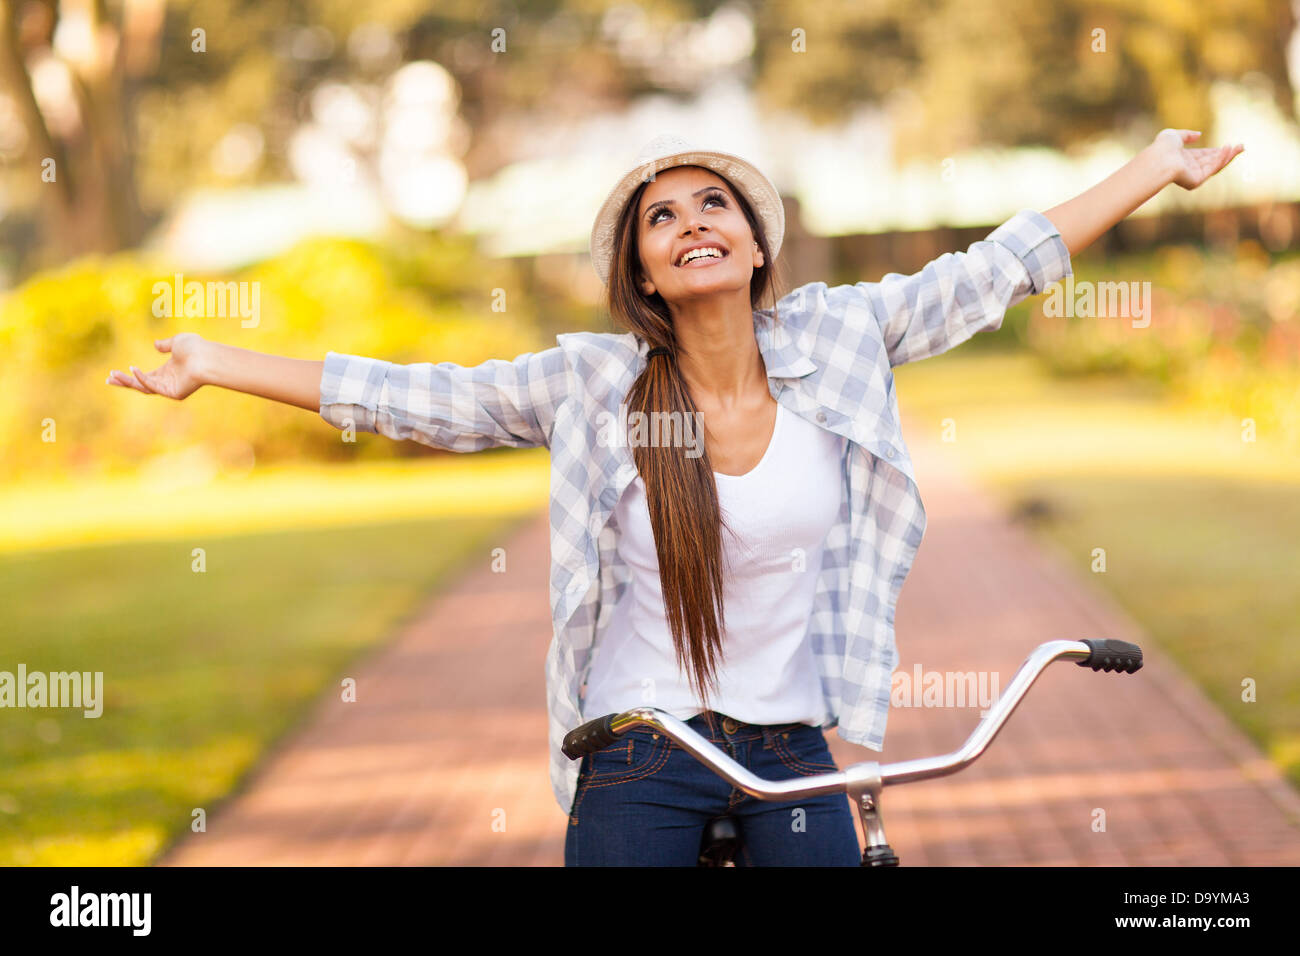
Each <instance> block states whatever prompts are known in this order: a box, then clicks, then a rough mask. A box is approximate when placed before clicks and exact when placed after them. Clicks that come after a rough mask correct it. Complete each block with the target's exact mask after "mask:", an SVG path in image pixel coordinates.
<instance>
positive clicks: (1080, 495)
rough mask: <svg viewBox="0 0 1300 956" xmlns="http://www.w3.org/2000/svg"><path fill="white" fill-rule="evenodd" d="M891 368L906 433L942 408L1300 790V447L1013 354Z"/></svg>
mask: <svg viewBox="0 0 1300 956" xmlns="http://www.w3.org/2000/svg"><path fill="white" fill-rule="evenodd" d="M895 372H896V382H897V389H898V401H899V406H900V409H901V410H902V413H903V415H904V416H905V419H906V421H907V423H908V424H907V428H908V430H909V434H912V433H915V432H917V431H925V432H927V433H928V434H931V435H933V436H935V437H936V438H941V437H942V435H943V434H944V432H943V429H944V427H945V426H944V424H943V423H944V419H952V423H951V424H950V425H948V426H947V427H948V428H949V429H953V428H954V427H955V436H956V438H955V441H952V443H951V445H950V447H951V448H952V450H953V453H954V454H956V455H958V456H959V458H960V460H961V462H962V463H963V464H964V465H966V466H967V467H969V468H970V469H971V470H972V471H973V472H974V473H975V474H977V475H978V476H980V478H981V479H982V480H983V481H984V482H985V484H986V486H987V487H988V488H989V489H990V491H991V492H992V493H993V494H994V495H996V496H997V497H999V498H1000V499H1001V500H1002V502H1003V503H1004V504H1005V505H1006V506H1007V507H1008V508H1017V507H1019V506H1020V505H1021V504H1023V503H1024V502H1026V501H1029V500H1034V501H1036V502H1038V503H1040V504H1041V505H1043V506H1045V507H1046V509H1047V510H1048V513H1049V517H1048V518H1047V519H1046V520H1042V521H1039V522H1037V523H1036V525H1035V533H1036V534H1038V535H1040V536H1041V539H1042V540H1044V541H1045V543H1049V544H1050V545H1051V546H1052V547H1055V548H1057V549H1059V550H1060V551H1061V552H1062V553H1063V554H1064V555H1065V556H1066V558H1067V560H1069V561H1071V562H1072V563H1073V564H1074V566H1075V567H1076V568H1077V569H1078V571H1079V573H1080V574H1089V575H1093V576H1094V578H1095V579H1096V580H1097V581H1098V583H1099V584H1100V585H1101V586H1102V587H1104V588H1106V589H1107V590H1108V591H1109V593H1111V594H1112V595H1113V596H1114V597H1115V598H1116V600H1117V601H1118V602H1119V603H1120V604H1121V605H1122V606H1123V607H1124V608H1126V609H1127V610H1128V611H1129V613H1130V614H1131V615H1132V616H1133V618H1134V619H1135V620H1137V621H1138V622H1139V623H1140V624H1141V625H1142V626H1143V627H1144V628H1145V629H1146V631H1147V632H1148V633H1149V634H1150V635H1151V638H1152V639H1153V640H1154V641H1155V642H1156V643H1157V644H1158V645H1159V646H1160V647H1161V648H1162V649H1163V650H1164V651H1165V652H1166V653H1167V654H1168V655H1169V656H1170V657H1172V658H1173V659H1174V660H1175V661H1176V662H1177V663H1178V664H1179V666H1181V667H1182V668H1183V670H1184V672H1185V673H1187V674H1188V675H1189V676H1190V677H1191V678H1192V679H1193V680H1194V681H1196V682H1197V683H1198V684H1199V685H1200V686H1201V688H1202V689H1204V690H1205V692H1206V693H1207V694H1208V696H1209V697H1210V698H1211V699H1212V700H1213V701H1214V702H1215V703H1216V704H1217V705H1218V706H1219V707H1220V708H1222V710H1223V712H1224V713H1225V714H1227V715H1228V716H1229V717H1230V718H1231V719H1232V720H1233V721H1235V722H1236V723H1237V724H1238V726H1240V727H1241V728H1243V729H1244V730H1245V731H1246V732H1247V733H1248V734H1249V735H1250V736H1251V737H1252V738H1253V739H1254V740H1255V741H1256V742H1257V743H1258V744H1259V746H1260V747H1261V749H1262V750H1263V751H1264V752H1265V753H1266V754H1268V755H1269V757H1270V758H1271V759H1272V760H1273V761H1274V762H1275V763H1276V764H1277V765H1278V766H1279V768H1281V769H1282V770H1283V771H1284V772H1285V773H1286V774H1287V775H1288V777H1289V778H1290V779H1291V780H1292V781H1293V782H1294V783H1296V785H1297V786H1300V459H1298V458H1297V456H1296V455H1295V454H1294V452H1289V451H1287V450H1286V449H1285V448H1283V447H1282V446H1281V444H1280V442H1278V441H1276V440H1270V436H1268V435H1266V434H1260V435H1259V436H1258V440H1257V441H1255V442H1253V443H1251V442H1244V441H1242V438H1241V434H1242V432H1241V420H1242V418H1245V417H1249V416H1250V415H1251V412H1250V408H1249V404H1248V402H1247V401H1243V405H1242V407H1241V408H1239V409H1234V410H1233V414H1231V415H1226V416H1224V417H1222V418H1215V417H1212V416H1207V415H1205V414H1204V413H1197V412H1193V411H1189V410H1186V409H1184V408H1183V407H1181V406H1180V405H1179V404H1178V403H1177V402H1176V401H1174V400H1165V399H1162V398H1160V397H1159V396H1158V395H1157V394H1156V393H1155V392H1154V391H1153V390H1152V389H1151V387H1150V386H1146V385H1142V384H1139V383H1133V382H1127V381H1124V380H1122V379H1115V378H1109V377H1096V378H1083V379H1071V380H1064V381H1063V380H1059V379H1052V378H1049V377H1047V376H1046V375H1044V374H1043V373H1042V372H1041V371H1040V370H1039V367H1038V365H1037V363H1036V361H1035V360H1034V359H1033V358H1032V357H1031V356H1028V355H1021V354H1005V353H995V352H985V353H980V354H963V353H962V352H958V351H954V352H950V353H947V354H945V355H942V356H939V357H937V358H934V359H928V360H926V361H923V362H917V363H914V364H911V365H906V366H902V367H900V368H898V369H896V370H895ZM919 478H920V480H921V484H922V486H923V487H924V476H923V475H921V476H919ZM923 493H924V492H923ZM1094 548H1104V549H1105V553H1106V571H1105V573H1097V572H1094V571H1092V569H1091V567H1092V561H1093V557H1092V553H1093V549H1094ZM1245 678H1252V679H1253V680H1254V682H1255V687H1256V700H1255V701H1254V702H1246V701H1243V700H1242V693H1243V687H1242V682H1243V680H1244V679H1245Z"/></svg>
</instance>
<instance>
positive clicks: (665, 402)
mask: <svg viewBox="0 0 1300 956" xmlns="http://www.w3.org/2000/svg"><path fill="white" fill-rule="evenodd" d="M1199 135H1200V134H1199V133H1196V132H1193V131H1191V130H1174V129H1167V130H1163V131H1162V132H1161V133H1160V134H1159V135H1158V136H1156V138H1155V140H1154V141H1153V142H1152V143H1151V144H1150V145H1149V146H1148V147H1146V148H1145V149H1144V150H1143V151H1142V152H1141V153H1140V154H1139V155H1138V156H1136V157H1135V158H1134V159H1133V160H1131V161H1130V162H1129V163H1128V164H1126V165H1125V166H1124V167H1122V168H1121V169H1120V170H1118V171H1117V172H1115V173H1114V174H1112V175H1111V176H1109V177H1108V178H1107V179H1105V180H1104V181H1102V182H1101V183H1100V184H1098V185H1096V186H1094V187H1092V188H1091V189H1089V190H1088V191H1086V192H1084V193H1083V194H1081V195H1080V196H1078V197H1076V198H1075V199H1072V200H1070V201H1069V202H1066V203H1064V204H1062V205H1059V206H1056V207H1054V208H1052V209H1050V210H1048V211H1047V212H1046V213H1038V212H1035V211H1033V210H1023V211H1021V212H1020V213H1018V214H1017V215H1016V216H1014V217H1012V218H1011V219H1010V220H1008V221H1007V222H1006V223H1003V224H1002V225H1001V226H999V227H998V229H996V230H994V232H993V233H991V234H990V235H989V237H988V238H987V239H985V240H983V241H980V242H977V243H974V244H973V245H972V246H971V247H970V249H969V250H968V251H967V252H965V253H957V254H955V255H944V256H940V257H939V258H938V259H936V260H934V261H933V262H931V263H929V264H928V265H927V266H926V267H925V268H924V269H922V270H921V271H920V272H918V273H916V274H914V275H911V276H903V275H898V274H894V273H891V274H889V275H887V276H885V277H884V278H883V279H882V280H881V281H880V282H879V283H871V282H860V283H857V284H854V285H843V286H837V287H833V288H832V287H827V285H826V284H825V283H824V282H813V283H809V284H807V285H805V286H802V287H800V288H798V289H795V290H794V291H793V292H791V293H789V294H787V295H785V296H784V297H782V298H781V299H780V300H779V301H778V300H777V297H776V278H775V274H774V260H775V259H776V257H777V255H778V253H779V251H780V247H781V240H782V234H783V231H784V225H785V223H784V215H783V212H782V207H781V202H780V198H779V196H778V195H777V192H776V190H775V189H774V188H773V187H772V185H771V183H770V182H769V181H768V179H767V178H766V177H765V176H764V175H763V174H762V173H761V172H759V171H758V170H757V169H756V168H755V167H754V166H753V165H751V164H750V163H748V162H746V161H745V160H743V159H741V158H740V157H738V156H734V155H732V154H728V153H724V152H718V151H712V150H699V149H695V148H693V147H692V146H691V145H690V144H688V143H686V142H684V141H682V140H680V139H677V138H675V137H660V138H659V139H656V140H654V141H653V142H651V143H650V144H648V145H647V146H646V147H645V149H644V150H643V151H642V153H641V155H640V156H639V157H638V158H637V160H636V161H635V162H634V163H633V164H632V168H631V169H629V170H628V172H627V173H626V174H625V175H624V176H623V177H622V179H621V180H620V181H619V182H618V183H617V184H616V185H615V187H614V189H613V190H612V191H611V192H610V194H609V197H608V198H607V200H606V201H605V203H604V205H603V206H602V208H601V210H600V212H599V214H598V215H597V218H596V223H595V225H594V227H593V229H592V237H591V251H592V261H593V264H594V266H595V268H596V270H597V272H598V274H599V275H600V276H601V279H602V280H603V281H605V282H606V284H607V286H608V305H609V308H610V312H611V314H612V315H613V316H614V317H615V318H616V319H617V320H618V321H619V322H620V323H621V324H622V325H623V326H624V327H626V328H627V329H628V330H629V331H628V332H627V333H625V334H621V335H614V334H597V333H588V332H583V333H571V334H566V335H560V336H557V343H558V345H557V347H555V348H550V349H547V350H545V351H542V352H539V353H535V354H534V353H525V354H523V355H520V356H518V357H517V358H516V359H514V360H512V361H504V360H500V359H493V360H490V361H488V362H485V363H483V364H482V365H479V366H476V367H472V368H466V367H462V366H458V365H455V364H453V363H450V362H440V363H427V362H425V363H415V364H411V365H396V364H393V363H390V362H385V361H381V360H377V359H370V358H365V357H362V356H355V355H348V354H343V353H337V352H329V353H327V355H326V357H325V360H324V361H323V362H312V361H303V360H298V359H288V358H281V357H278V356H272V355H263V354H259V353H256V352H250V351H247V350H244V349H239V348H235V347H233V346H227V345H221V344H218V343H215V342H208V341H206V340H204V339H202V338H201V337H200V336H198V335H195V334H193V333H178V334H176V335H173V336H172V337H170V338H168V339H163V340H159V341H157V342H156V343H155V345H156V347H157V348H158V349H159V350H160V351H163V352H170V353H171V357H170V359H169V360H168V361H167V362H166V363H165V364H164V365H163V366H162V367H160V368H158V369H156V370H155V371H153V372H148V373H145V372H142V371H140V370H138V369H136V368H135V367H134V366H132V367H131V369H132V372H133V373H134V377H130V376H127V375H124V374H122V373H119V372H117V371H113V372H112V373H111V374H110V375H109V378H108V382H109V384H114V385H119V386H130V387H133V388H136V389H138V390H140V391H142V392H145V393H152V394H161V395H166V396H168V397H170V398H175V399H182V398H185V397H186V396H188V395H190V394H192V393H193V392H194V391H195V390H196V389H197V388H199V387H200V386H201V385H205V384H213V385H220V386H223V387H225V388H231V389H235V390H237V391H242V392H247V393H249V394H254V395H261V396H263V397H266V398H271V399H275V400H277V401H281V402H285V403H287V404H292V405H297V406H299V407H301V408H307V409H312V410H317V409H318V410H319V412H320V414H321V416H322V417H323V418H324V419H325V420H326V421H328V422H330V423H331V424H333V425H335V426H336V427H338V428H344V429H346V428H349V427H355V428H356V429H359V430H362V431H370V432H378V433H380V434H384V435H387V436H388V437H390V438H394V439H414V440H416V441H420V442H423V443H425V444H428V445H432V446H434V447H438V448H445V449H450V450H453V451H477V450H480V449H484V448H489V447H495V446H502V445H508V446H515V447H526V446H539V445H545V446H546V447H547V448H549V449H550V451H551V466H552V474H551V508H550V517H551V545H552V563H551V573H550V585H551V586H550V599H551V607H552V617H553V624H554V633H553V639H552V641H551V646H550V652H549V654H548V657H547V705H548V711H549V717H550V724H549V738H550V745H551V782H552V786H553V789H554V792H555V796H556V800H557V802H558V803H559V805H560V807H561V809H562V810H563V811H564V812H565V813H566V814H568V816H569V826H568V828H567V840H566V845H565V860H566V864H568V865H592V864H642V865H646V864H649V865H684V866H689V865H693V864H694V863H695V862H696V857H697V853H698V851H699V846H700V837H701V833H702V830H703V828H704V826H705V824H706V823H707V821H708V820H710V819H711V818H713V817H715V816H717V815H719V814H722V813H727V812H729V813H730V814H731V815H732V816H733V818H735V819H737V820H738V821H739V823H740V827H741V830H742V834H743V838H744V849H743V852H742V854H741V856H740V858H738V859H737V860H736V864H737V865H738V866H747V865H770V864H802V865H810V864H811V865H844V866H856V865H858V863H859V848H858V844H857V840H856V837H855V832H854V827H853V821H852V817H851V809H850V806H849V804H848V801H847V800H846V799H845V797H844V796H843V795H839V796H835V795H831V796H824V797H820V798H817V799H812V800H804V801H800V802H799V803H798V804H797V805H791V804H785V803H772V802H764V801H758V800H754V799H753V798H751V797H749V796H747V795H746V794H744V793H742V792H740V791H737V790H735V789H733V788H732V787H731V786H730V785H729V784H728V783H726V782H725V781H723V780H721V778H719V777H717V776H716V775H714V774H713V773H711V772H710V771H708V770H707V769H706V768H704V767H703V766H702V765H701V764H699V763H698V762H697V761H696V760H695V759H694V758H692V757H691V756H690V755H689V754H687V753H686V752H685V751H683V750H681V749H680V748H679V747H677V746H675V745H674V744H673V743H672V742H671V741H669V740H667V739H666V738H664V737H663V736H662V735H661V734H657V733H655V732H653V731H651V730H647V729H641V730H635V731H632V732H630V733H629V734H627V735H625V736H624V737H623V738H621V739H620V740H619V741H618V742H617V743H616V744H613V745H611V746H610V747H608V748H606V749H605V750H603V751H600V752H598V753H596V754H593V755H590V756H588V757H585V758H583V760H582V761H581V764H580V766H575V765H574V764H573V763H572V762H571V761H569V760H568V759H567V758H565V757H564V755H563V754H562V753H561V752H560V747H561V744H562V742H563V738H564V735H565V734H566V733H567V732H568V731H569V730H571V729H573V728H575V727H577V726H578V725H579V724H581V723H583V722H584V721H585V720H589V719H591V718H593V717H598V716H601V715H602V714H607V713H613V712H617V711H622V710H627V709H630V708H632V707H635V706H639V705H644V704H651V705H654V706H658V707H661V708H662V709H664V710H666V711H668V712H670V713H673V714H674V715H675V716H677V717H679V718H681V719H683V720H687V723H688V724H690V725H691V726H692V727H693V728H694V729H696V730H697V731H699V732H700V733H703V734H705V735H706V736H708V737H709V738H710V739H711V740H713V741H714V742H715V743H716V744H717V745H718V746H719V747H720V748H722V749H723V750H725V751H726V752H727V753H728V754H729V755H730V756H732V757H733V758H734V759H736V760H738V761H740V762H741V763H742V764H744V765H745V766H747V767H748V768H749V769H750V770H752V771H753V772H755V773H757V774H758V775H759V776H763V777H767V778H770V779H789V778H792V777H795V776H799V775H812V774H817V773H822V772H826V771H829V770H833V769H835V762H834V760H833V759H832V758H831V755H830V752H829V749H828V748H827V745H826V739H825V736H824V730H826V729H829V728H831V727H838V728H839V734H840V736H841V737H843V738H844V739H846V740H849V741H851V742H853V743H858V744H861V745H864V746H866V747H869V748H871V749H874V750H879V749H880V748H881V745H882V743H883V739H884V729H885V722H886V718H887V716H888V706H889V689H890V675H891V673H892V671H893V668H894V664H895V662H896V659H897V655H896V651H895V647H894V609H895V606H896V603H897V600H898V594H899V590H900V589H901V587H902V583H903V580H904V578H905V577H906V575H907V572H908V570H909V569H910V567H911V563H912V559H913V558H914V556H915V554H916V549H917V547H918V546H919V544H920V541H921V537H922V535H923V533H924V529H925V511H924V508H923V507H922V505H921V500H920V496H919V493H918V492H917V488H916V483H915V481H914V478H913V474H912V467H911V462H910V460H909V457H908V453H907V448H906V445H905V444H904V442H903V438H902V434H901V432H900V431H899V427H898V408H897V403H896V400H895V396H894V389H893V376H892V371H891V369H892V367H893V366H895V365H899V364H901V363H903V362H908V361H915V360H917V359H921V358H926V357H928V356H930V355H936V354H939V353H940V352H943V351H945V350H947V349H949V348H952V347H953V346H954V345H958V344H960V343H961V342H964V341H966V340H967V339H968V338H970V337H971V336H972V335H974V334H975V333H976V332H979V331H982V330H985V329H996V328H999V327H1000V326H1001V323H1002V318H1003V315H1004V313H1005V310H1006V309H1007V308H1008V307H1009V306H1010V305H1013V304H1015V303H1016V302H1019V301H1020V300H1022V299H1024V298H1025V297H1026V296H1028V295H1032V294H1038V293H1040V292H1043V291H1044V288H1045V286H1047V285H1048V284H1049V283H1051V282H1054V281H1056V280H1058V279H1061V278H1063V277H1064V276H1066V275H1069V274H1071V269H1070V257H1071V256H1072V255H1074V254H1075V253H1076V252H1077V251H1078V250H1080V249H1082V248H1084V247H1085V246H1087V245H1088V244H1089V243H1091V242H1092V241H1093V240H1095V239H1096V238H1097V237H1098V236H1099V235H1101V234H1102V233H1103V232H1104V231H1105V230H1106V229H1109V228H1110V227H1111V226H1113V225H1114V224H1115V223H1116V222H1118V221H1119V220H1121V219H1122V218H1124V217H1125V216H1126V215H1128V214H1129V213H1130V212H1132V211H1133V210H1134V209H1136V208H1137V207H1138V206H1140V205H1141V204H1142V203H1144V202H1145V201H1146V200H1147V199H1149V198H1150V197H1151V196H1152V195H1154V194H1155V193H1156V192H1158V191H1159V190H1160V189H1162V188H1163V187H1164V186H1165V185H1167V184H1169V183H1177V184H1178V185H1180V186H1182V187H1183V188H1185V189H1193V188H1195V187H1196V186H1198V185H1200V184H1201V183H1202V182H1204V181H1205V180H1206V179H1207V178H1209V177H1210V176H1211V175H1213V174H1214V173H1215V172H1217V171H1218V170H1220V169H1222V168H1223V167H1224V166H1225V165H1226V164H1227V163H1228V162H1229V161H1231V159H1232V158H1233V157H1234V156H1235V155H1236V154H1237V153H1238V152H1240V151H1241V147H1240V146H1235V147H1221V148H1218V149H1186V148H1184V144H1185V143H1187V142H1189V141H1191V140H1192V139H1194V138H1196V137H1197V136H1199ZM765 299H766V300H769V301H771V302H772V303H773V307H772V308H771V309H770V310H769V309H760V308H759V305H760V304H761V302H762V301H764V300H765ZM642 415H644V416H647V417H644V418H643V417H640V416H642ZM647 420H648V421H652V422H653V423H654V425H655V426H658V425H661V424H663V423H664V422H665V421H668V422H670V423H671V426H672V427H671V428H669V429H666V430H661V429H659V428H658V427H653V428H650V429H646V428H643V427H642V426H643V425H644V424H645V423H646V421H647ZM611 422H612V424H613V426H614V427H613V428H611V427H610V426H611ZM696 424H699V425H700V426H702V427H701V428H700V429H699V430H698V431H697V430H696V429H695V428H694V426H695V425H696ZM611 431H612V433H613V435H612V437H611Z"/></svg>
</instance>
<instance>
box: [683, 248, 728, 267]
mask: <svg viewBox="0 0 1300 956" xmlns="http://www.w3.org/2000/svg"><path fill="white" fill-rule="evenodd" d="M728 255H730V253H728V252H727V251H726V250H725V249H721V248H719V249H718V250H717V251H716V252H715V253H713V254H706V255H697V256H696V257H695V258H694V259H691V260H690V261H689V262H687V263H686V264H684V265H682V264H676V265H677V268H679V269H690V268H693V267H696V266H707V265H712V264H713V263H715V262H721V261H722V260H723V259H725V258H727V256H728Z"/></svg>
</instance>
